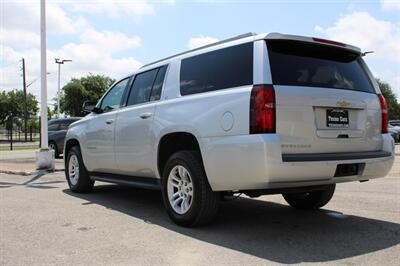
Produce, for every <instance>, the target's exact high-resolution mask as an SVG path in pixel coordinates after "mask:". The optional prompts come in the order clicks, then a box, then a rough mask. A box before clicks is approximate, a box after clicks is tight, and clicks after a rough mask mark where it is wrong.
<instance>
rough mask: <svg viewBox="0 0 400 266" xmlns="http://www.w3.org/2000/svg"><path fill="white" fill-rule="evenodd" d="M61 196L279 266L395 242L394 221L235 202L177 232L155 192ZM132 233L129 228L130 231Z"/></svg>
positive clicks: (113, 188)
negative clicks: (204, 223)
mask: <svg viewBox="0 0 400 266" xmlns="http://www.w3.org/2000/svg"><path fill="white" fill-rule="evenodd" d="M64 193H66V194H69V195H71V196H74V197H78V198H81V199H84V200H87V201H88V202H86V203H83V204H84V205H86V204H99V205H102V206H104V207H106V208H109V209H112V210H116V211H119V212H121V213H124V214H126V215H130V216H133V217H136V218H139V219H142V220H143V221H145V222H146V223H153V224H157V225H159V226H162V227H164V228H167V229H169V230H172V231H175V232H177V233H180V234H184V235H186V236H189V237H192V238H195V239H198V240H201V241H205V242H208V243H211V244H214V245H219V246H222V247H225V248H229V249H232V250H236V251H240V252H243V253H246V254H249V255H253V256H257V257H260V258H263V259H267V260H270V261H274V262H279V263H288V264H293V263H300V262H326V261H333V260H338V259H344V258H349V257H353V256H358V255H363V254H366V253H370V252H374V251H378V250H382V249H385V248H388V247H391V246H394V245H397V244H399V242H400V236H399V235H400V225H399V224H396V223H391V222H386V221H380V220H374V219H368V218H364V217H359V216H352V215H349V216H347V215H343V214H341V213H338V212H334V211H329V210H321V211H315V212H302V211H296V210H294V209H292V208H290V207H287V206H286V205H281V204H277V203H270V202H266V201H261V200H256V199H247V198H240V199H237V200H234V201H230V202H224V203H222V204H221V206H220V211H219V215H218V217H217V219H216V220H215V221H214V223H212V224H211V225H209V226H206V227H201V228H182V227H179V226H176V225H175V224H173V223H172V222H171V221H170V220H169V219H168V217H167V214H166V212H165V210H164V206H163V203H162V198H161V193H160V192H159V191H152V190H142V189H135V188H128V187H122V186H117V185H100V186H95V189H94V191H93V192H92V193H89V194H75V193H71V192H70V191H69V190H67V189H66V190H64ZM132 230H135V228H132Z"/></svg>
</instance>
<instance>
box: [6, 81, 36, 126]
mask: <svg viewBox="0 0 400 266" xmlns="http://www.w3.org/2000/svg"><path fill="white" fill-rule="evenodd" d="M26 100H27V110H28V117H30V116H34V115H36V113H37V112H38V110H39V107H38V101H37V100H36V97H35V96H34V95H33V94H31V93H28V95H27V97H26ZM24 117H25V100H24V91H23V90H18V89H14V90H12V91H9V92H5V91H2V92H1V93H0V124H5V123H6V122H10V121H14V122H16V123H20V122H18V121H20V120H21V119H23V118H24Z"/></svg>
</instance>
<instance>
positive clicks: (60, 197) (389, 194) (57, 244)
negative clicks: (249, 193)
mask: <svg viewBox="0 0 400 266" xmlns="http://www.w3.org/2000/svg"><path fill="white" fill-rule="evenodd" d="M397 157H399V156H397ZM399 177H400V160H399V158H397V160H396V162H395V166H394V167H393V169H392V171H391V173H390V174H389V175H388V176H387V177H385V178H381V179H376V180H371V181H369V182H365V183H358V182H355V183H346V184H339V185H338V186H337V190H336V193H335V195H334V197H333V199H332V201H331V202H330V203H329V204H328V205H326V206H325V207H324V208H323V209H322V210H320V211H312V212H304V211H297V210H294V209H292V208H290V207H288V206H287V205H286V204H285V202H284V201H283V199H282V197H281V196H280V195H273V196H263V197H260V198H256V199H249V198H246V197H241V198H239V199H237V200H233V201H229V202H224V203H222V204H221V208H220V212H219V215H218V217H217V219H216V220H215V222H214V223H213V224H211V225H209V226H206V227H201V228H194V229H191V228H182V227H179V226H176V225H174V224H173V223H172V222H171V221H170V220H169V219H168V217H167V214H166V213H165V211H164V207H163V204H162V199H161V194H160V192H158V191H151V190H143V189H135V188H129V187H123V186H117V185H109V184H105V183H96V186H95V189H94V191H93V192H92V193H88V194H74V193H71V192H70V191H69V189H68V186H67V183H66V182H65V178H64V174H63V173H62V172H55V173H47V172H38V173H36V174H35V175H29V176H21V175H9V174H4V173H3V174H1V173H0V265H49V264H51V265H55V264H56V265H76V264H85V265H149V264H151V265H266V264H297V263H302V264H314V265H319V264H321V263H327V264H332V265H337V264H344V265H399V264H400V263H399V262H400V245H399V243H400V179H399Z"/></svg>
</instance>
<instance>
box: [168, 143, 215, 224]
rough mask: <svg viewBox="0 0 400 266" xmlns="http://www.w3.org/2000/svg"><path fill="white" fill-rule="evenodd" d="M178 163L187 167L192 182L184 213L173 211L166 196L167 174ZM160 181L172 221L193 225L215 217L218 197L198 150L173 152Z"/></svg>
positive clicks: (204, 222) (205, 222)
mask: <svg viewBox="0 0 400 266" xmlns="http://www.w3.org/2000/svg"><path fill="white" fill-rule="evenodd" d="M178 165H180V166H183V167H184V168H186V169H187V171H188V172H189V174H190V177H191V179H192V184H193V198H192V202H191V205H190V207H189V209H188V210H187V212H186V213H184V214H179V213H177V212H175V211H174V209H173V208H172V206H171V203H170V201H169V198H168V188H167V186H168V185H167V183H168V176H169V174H170V172H171V170H172V169H173V168H174V167H175V166H178ZM161 182H162V196H163V200H164V205H165V208H166V210H167V213H168V215H169V217H170V218H171V220H172V221H173V222H175V223H176V224H178V225H181V226H186V227H194V226H200V225H205V224H207V223H209V222H211V221H212V220H213V219H214V218H215V216H216V214H217V212H218V205H219V199H220V197H219V193H218V192H213V191H212V190H211V187H210V184H209V183H208V180H207V176H206V173H205V171H204V168H203V164H202V160H201V155H200V154H199V152H195V151H179V152H177V153H175V154H173V155H172V156H171V157H170V158H169V159H168V161H167V163H166V166H165V168H164V171H163V175H162V181H161Z"/></svg>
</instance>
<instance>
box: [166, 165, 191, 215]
mask: <svg viewBox="0 0 400 266" xmlns="http://www.w3.org/2000/svg"><path fill="white" fill-rule="evenodd" d="M167 182H168V184H167V192H168V199H169V203H170V206H171V207H172V209H173V210H174V211H175V212H176V213H178V214H184V213H186V212H187V211H188V210H189V209H190V206H191V205H192V202H193V183H192V178H191V176H190V174H189V171H188V170H187V169H186V168H185V167H183V166H182V165H176V166H175V167H174V168H172V170H171V171H170V173H169V175H168V181H167Z"/></svg>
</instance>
